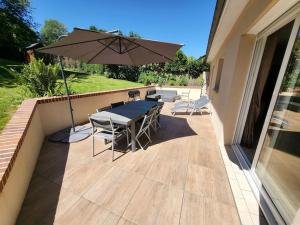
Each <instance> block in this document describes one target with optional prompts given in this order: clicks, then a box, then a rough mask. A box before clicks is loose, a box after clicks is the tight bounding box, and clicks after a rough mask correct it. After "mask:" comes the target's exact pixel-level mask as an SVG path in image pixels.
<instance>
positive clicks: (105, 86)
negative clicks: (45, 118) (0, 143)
mask: <svg viewBox="0 0 300 225" xmlns="http://www.w3.org/2000/svg"><path fill="white" fill-rule="evenodd" d="M19 67H20V63H18V62H14V61H10V60H4V59H0V132H1V131H2V130H3V128H4V127H5V125H6V123H7V122H8V121H9V119H10V118H11V116H12V115H13V113H14V112H15V111H16V109H17V108H18V106H19V105H20V104H21V103H22V101H23V100H24V99H26V98H27V97H26V95H25V94H24V90H23V89H22V87H20V86H19V85H18V83H17V81H16V72H15V70H19V69H20V68H19ZM69 86H70V88H71V90H72V92H73V93H85V92H96V91H108V90H115V89H122V88H130V87H141V86H143V85H142V84H140V83H135V82H130V81H125V80H115V79H108V78H106V77H104V76H100V75H83V74H77V75H76V77H75V78H74V79H73V80H72V81H71V82H69Z"/></svg>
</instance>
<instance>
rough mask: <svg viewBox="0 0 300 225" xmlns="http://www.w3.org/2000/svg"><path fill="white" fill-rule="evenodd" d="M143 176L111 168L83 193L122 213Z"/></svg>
mask: <svg viewBox="0 0 300 225" xmlns="http://www.w3.org/2000/svg"><path fill="white" fill-rule="evenodd" d="M142 179H143V176H142V175H140V174H138V173H131V172H128V171H125V170H122V169H120V168H117V167H113V168H111V169H110V170H109V171H108V172H107V173H106V174H105V176H103V177H102V178H101V179H100V180H99V181H98V182H96V183H95V184H94V185H93V186H91V187H90V189H89V190H88V191H87V192H86V193H85V194H84V195H83V196H84V197H85V198H86V199H88V200H90V201H92V202H95V203H97V204H98V205H101V206H103V207H104V208H106V209H109V210H110V211H112V212H115V213H116V214H118V215H122V214H123V212H124V210H125V208H126V206H127V205H128V203H129V201H130V199H131V198H132V196H133V194H134V193H135V191H136V189H137V187H138V186H139V184H140V182H141V181H142Z"/></svg>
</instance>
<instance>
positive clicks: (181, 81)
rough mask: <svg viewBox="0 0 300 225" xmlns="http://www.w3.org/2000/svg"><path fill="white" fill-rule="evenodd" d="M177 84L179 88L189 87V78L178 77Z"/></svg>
mask: <svg viewBox="0 0 300 225" xmlns="http://www.w3.org/2000/svg"><path fill="white" fill-rule="evenodd" d="M177 84H178V85H179V86H187V85H188V78H187V77H186V76H180V77H178V79H177Z"/></svg>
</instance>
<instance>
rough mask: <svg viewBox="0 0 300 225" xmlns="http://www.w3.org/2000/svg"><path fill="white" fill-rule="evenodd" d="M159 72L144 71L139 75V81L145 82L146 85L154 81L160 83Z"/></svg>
mask: <svg viewBox="0 0 300 225" xmlns="http://www.w3.org/2000/svg"><path fill="white" fill-rule="evenodd" d="M158 78H159V76H158V74H156V73H154V72H150V71H149V72H142V73H141V74H140V76H139V80H138V82H139V83H143V84H144V85H150V84H153V83H158Z"/></svg>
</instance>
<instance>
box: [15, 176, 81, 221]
mask: <svg viewBox="0 0 300 225" xmlns="http://www.w3.org/2000/svg"><path fill="white" fill-rule="evenodd" d="M78 199H79V196H77V195H74V194H73V193H71V192H69V191H67V190H66V189H64V188H61V187H60V186H58V185H57V184H55V183H53V182H50V181H48V180H46V179H44V178H41V177H36V178H34V179H33V181H32V182H31V185H30V188H29V190H28V193H27V196H26V198H25V200H24V203H23V206H22V209H21V212H20V216H19V218H18V223H17V224H40V222H41V221H42V220H43V219H44V218H45V217H46V218H47V221H48V222H49V223H51V222H53V221H54V220H55V218H56V217H57V216H59V215H62V214H64V213H65V212H66V211H67V210H68V209H69V208H70V207H72V206H73V204H75V202H76V201H78Z"/></svg>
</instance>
